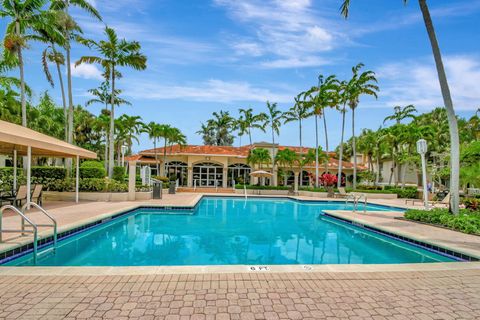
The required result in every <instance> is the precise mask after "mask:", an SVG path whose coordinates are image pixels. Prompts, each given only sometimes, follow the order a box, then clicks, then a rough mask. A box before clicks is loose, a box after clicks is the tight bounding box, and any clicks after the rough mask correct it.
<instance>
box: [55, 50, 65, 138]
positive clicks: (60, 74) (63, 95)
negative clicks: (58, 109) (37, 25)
mask: <svg viewBox="0 0 480 320" xmlns="http://www.w3.org/2000/svg"><path fill="white" fill-rule="evenodd" d="M52 47H53V44H52ZM54 51H55V49H54ZM56 65H57V73H58V82H59V83H60V92H61V93H62V105H63V122H64V127H65V141H67V140H68V122H67V117H68V112H67V100H66V98H65V88H64V87H63V77H62V71H61V69H60V64H59V63H56Z"/></svg>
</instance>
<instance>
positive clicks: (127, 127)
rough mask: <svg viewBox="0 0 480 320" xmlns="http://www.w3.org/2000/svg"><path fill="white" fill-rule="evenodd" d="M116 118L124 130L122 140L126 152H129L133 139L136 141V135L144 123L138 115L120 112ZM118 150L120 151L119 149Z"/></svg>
mask: <svg viewBox="0 0 480 320" xmlns="http://www.w3.org/2000/svg"><path fill="white" fill-rule="evenodd" d="M118 120H119V122H120V123H121V125H122V127H123V130H124V132H125V139H124V142H125V143H126V144H127V147H128V153H131V152H132V145H133V141H134V140H135V141H137V143H138V138H137V136H138V135H139V134H140V133H141V131H142V128H143V127H144V123H143V122H142V118H141V117H140V116H129V115H126V114H122V115H121V116H120V117H119V118H118ZM119 151H120V152H121V150H119Z"/></svg>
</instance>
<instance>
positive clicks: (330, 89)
mask: <svg viewBox="0 0 480 320" xmlns="http://www.w3.org/2000/svg"><path fill="white" fill-rule="evenodd" d="M337 91H338V80H337V79H336V77H335V76H334V75H332V76H329V77H327V78H326V79H324V77H323V75H319V76H318V86H317V87H312V88H311V89H310V90H309V91H308V93H307V95H311V99H310V105H311V107H312V109H313V110H312V114H313V115H314V117H315V150H316V151H315V177H316V179H315V187H318V177H319V169H318V166H319V153H318V150H319V143H318V118H319V117H322V118H323V127H324V130H325V148H326V153H327V155H328V130H327V119H326V116H325V109H326V108H329V107H330V108H332V107H335V106H336V103H337V102H336V99H335V98H336V97H337ZM325 159H326V160H325V172H327V171H328V156H327V157H325Z"/></svg>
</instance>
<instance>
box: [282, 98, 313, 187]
mask: <svg viewBox="0 0 480 320" xmlns="http://www.w3.org/2000/svg"><path fill="white" fill-rule="evenodd" d="M304 96H305V92H302V93H300V94H298V95H297V96H296V97H295V98H294V100H295V104H294V105H293V107H291V108H290V109H289V110H288V111H286V112H285V113H284V114H283V119H284V124H286V123H289V122H292V121H298V129H299V130H298V131H299V140H300V155H302V154H303V140H302V131H303V130H302V121H303V120H304V119H306V118H308V117H309V105H308V103H305V101H304ZM302 175H303V172H302V169H301V168H300V181H302Z"/></svg>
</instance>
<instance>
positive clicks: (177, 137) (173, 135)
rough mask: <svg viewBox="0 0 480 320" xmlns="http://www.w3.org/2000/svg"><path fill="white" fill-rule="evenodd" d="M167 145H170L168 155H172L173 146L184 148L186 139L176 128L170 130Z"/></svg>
mask: <svg viewBox="0 0 480 320" xmlns="http://www.w3.org/2000/svg"><path fill="white" fill-rule="evenodd" d="M168 143H169V144H170V154H172V148H173V145H174V144H178V145H179V146H181V147H182V146H185V145H186V144H187V137H186V136H185V135H184V134H183V133H182V131H180V129H178V128H172V130H171V131H170V135H169V137H168Z"/></svg>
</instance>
